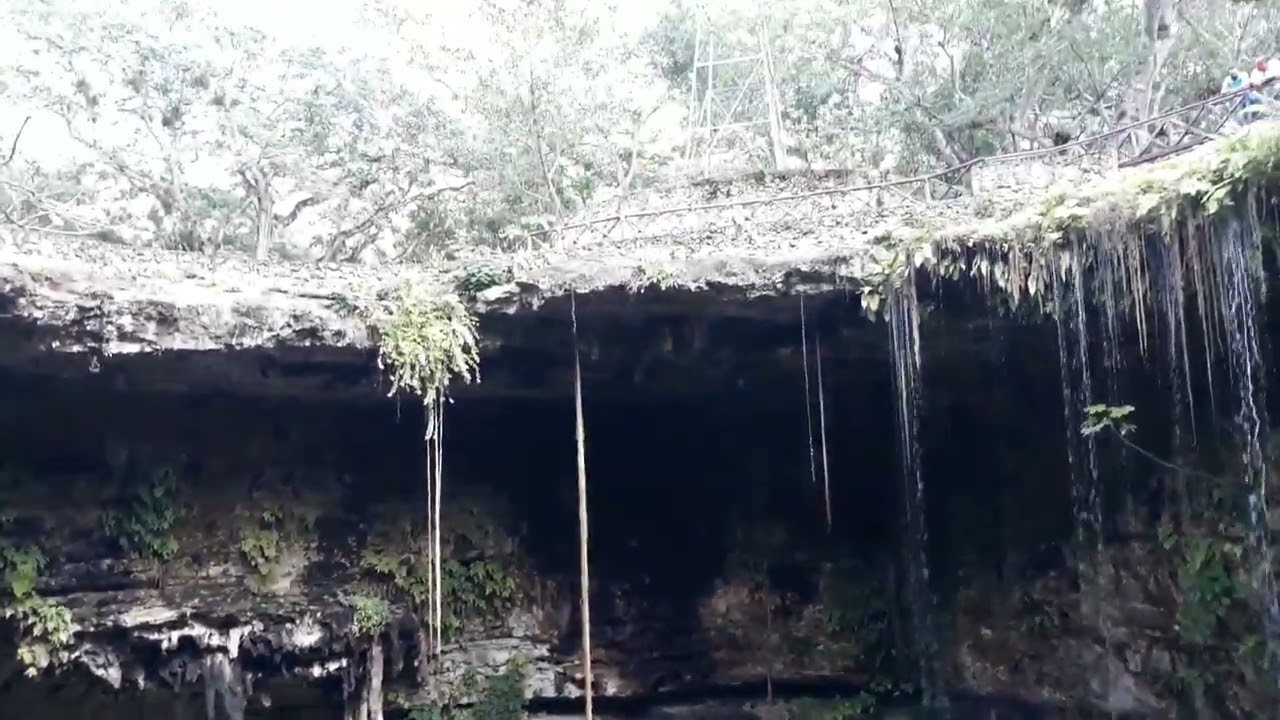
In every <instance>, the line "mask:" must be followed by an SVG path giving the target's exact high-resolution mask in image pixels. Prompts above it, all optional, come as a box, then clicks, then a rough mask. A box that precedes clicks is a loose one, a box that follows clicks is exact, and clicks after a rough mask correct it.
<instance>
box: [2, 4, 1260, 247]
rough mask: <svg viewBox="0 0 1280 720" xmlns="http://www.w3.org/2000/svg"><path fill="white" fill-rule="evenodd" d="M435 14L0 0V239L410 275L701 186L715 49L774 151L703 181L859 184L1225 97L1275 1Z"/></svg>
mask: <svg viewBox="0 0 1280 720" xmlns="http://www.w3.org/2000/svg"><path fill="white" fill-rule="evenodd" d="M284 5H287V3H284V0H263V1H262V2H259V3H254V4H253V6H254V7H253V9H252V10H251V11H250V12H265V11H266V10H267V9H269V7H271V6H284ZM428 5H430V7H427V6H428ZM446 5H447V7H444V6H441V7H436V6H435V5H434V4H423V3H408V2H400V1H399V0H364V1H363V2H362V0H349V2H348V3H345V4H343V3H330V4H328V5H326V4H320V5H316V6H311V5H307V6H305V7H306V8H308V9H307V10H305V12H308V13H316V14H317V15H325V14H334V15H335V17H336V15H337V14H338V13H339V11H341V13H345V15H344V16H343V17H349V22H347V23H346V25H345V27H346V28H347V29H348V30H349V32H348V33H347V36H346V37H345V38H339V40H340V41H334V40H333V39H332V38H329V39H321V38H317V37H313V36H311V35H309V33H308V32H306V31H305V30H299V29H297V28H291V25H294V24H295V23H292V22H289V21H287V20H286V22H284V23H277V25H279V26H280V27H277V28H272V27H270V23H254V22H251V21H252V20H254V19H255V18H254V17H253V16H252V15H250V16H249V17H248V18H246V17H241V16H237V15H236V13H234V12H231V9H230V8H232V6H228V8H227V9H214V8H223V6H222V5H213V6H209V5H206V4H196V3H189V2H186V1H185V0H116V1H115V2H113V3H107V2H105V0H83V1H80V2H75V3H71V2H66V1H65V0H11V2H9V3H6V4H5V6H4V8H3V9H0V53H2V54H0V62H2V63H3V69H0V97H2V98H3V102H2V103H0V110H2V111H3V112H0V141H3V153H0V162H4V163H5V164H4V165H3V167H2V168H0V173H2V174H0V211H3V214H2V215H0V222H3V224H4V225H5V226H7V227H8V228H9V230H8V231H10V232H13V231H16V232H23V231H26V230H34V229H39V230H43V231H48V232H54V233H62V234H71V235H85V236H96V237H99V238H103V239H109V240H115V241H119V242H128V243H149V244H159V245H164V246H169V247H176V248H184V249H190V250H198V251H203V252H214V251H219V250H244V251H250V252H255V253H256V254H257V256H258V257H259V258H267V257H269V256H271V255H273V254H274V255H278V256H285V257H299V258H303V257H305V258H314V259H327V260H338V261H355V260H361V261H377V260H380V261H387V260H411V261H422V260H428V259H430V258H432V257H435V256H438V255H439V254H441V253H448V252H449V251H450V249H451V248H455V247H457V246H458V245H459V244H461V243H476V242H480V243H488V244H502V243H504V242H507V241H509V240H511V239H512V238H516V237H519V236H520V235H521V234H523V233H526V232H528V231H529V230H532V229H537V228H540V227H546V226H548V225H549V224H551V223H554V222H555V220H556V218H557V217H561V216H565V215H571V214H574V213H579V212H583V211H584V208H586V207H587V206H590V205H601V206H604V207H608V206H609V204H610V203H616V202H618V201H619V200H620V199H621V198H624V197H626V196H627V195H628V194H630V193H635V192H638V191H641V190H643V189H644V188H646V187H652V186H655V185H663V184H667V183H671V182H678V181H679V180H680V179H681V178H684V177H687V176H689V175H691V174H694V173H697V172H702V171H704V170H703V167H702V166H700V164H699V163H698V162H696V161H693V160H689V159H686V158H687V153H688V150H689V148H688V147H687V146H686V143H687V138H688V133H687V127H688V119H689V117H690V115H691V114H692V113H691V111H690V108H691V106H692V103H691V98H692V97H693V95H694V94H695V93H694V88H693V87H692V85H693V83H694V79H693V78H694V72H693V66H694V54H695V46H696V45H699V43H700V44H701V47H703V48H704V49H705V48H706V47H708V45H709V42H710V40H709V39H710V38H712V37H714V38H715V43H716V45H715V57H716V58H719V59H724V58H729V57H734V56H741V55H744V54H750V53H753V52H756V51H757V50H758V49H759V48H760V46H761V45H763V46H765V47H766V48H767V49H768V55H769V57H770V63H769V65H770V71H769V72H767V73H763V74H758V75H756V76H755V77H754V78H753V77H752V74H753V73H755V72H757V68H756V67H755V65H754V64H753V63H737V64H727V65H718V66H717V67H716V71H715V72H716V76H715V77H716V80H715V82H714V85H715V87H716V88H717V89H718V92H719V93H720V95H721V99H722V101H723V102H724V103H725V104H726V106H731V105H732V99H733V97H735V96H736V91H737V90H738V89H740V88H745V90H746V92H745V94H744V98H745V99H746V102H745V103H743V104H742V106H740V107H739V108H738V109H737V110H736V111H735V112H734V113H730V112H727V111H726V112H725V113H723V115H722V118H721V119H724V120H727V121H733V120H742V119H752V117H749V116H752V114H753V113H757V111H759V110H760V109H761V108H762V107H763V106H764V105H766V104H767V103H766V99H767V96H772V97H775V98H776V107H777V116H778V117H779V119H780V127H781V131H780V132H775V133H774V135H773V137H772V138H771V137H770V135H769V132H768V129H767V126H766V127H764V128H761V127H755V128H753V129H752V130H750V131H740V132H735V133H731V134H728V135H726V136H725V137H724V138H722V141H721V142H720V143H718V144H717V146H716V148H715V152H714V153H712V155H713V156H714V158H715V163H716V166H717V167H728V168H736V169H741V170H747V169H755V168H758V167H768V166H771V165H776V164H784V165H788V166H797V167H803V166H809V167H831V166H839V167H844V168H853V169H855V170H858V169H863V168H865V169H866V172H865V175H866V177H867V178H874V177H879V176H882V175H886V174H887V175H907V174H913V173H916V172H920V171H924V170H928V169H934V168H938V167H941V166H945V165H949V164H954V163H957V162H961V161H964V160H966V159H969V158H972V157H976V156H981V155H987V154H991V153H996V152H1001V151H1007V150H1014V149H1022V148H1028V147H1035V146H1040V145H1044V144H1047V143H1052V142H1054V141H1055V140H1056V141H1058V142H1061V141H1062V140H1063V139H1067V138H1073V137H1078V136H1081V135H1088V134H1094V133H1096V132H1099V131H1100V130H1103V129H1106V128H1108V127H1112V126H1115V125H1116V124H1119V123H1126V122H1131V121H1133V120H1135V119H1139V118H1141V117H1144V116H1149V115H1151V114H1154V113H1157V112H1159V111H1160V110H1161V109H1167V108H1169V107H1173V106H1176V105H1179V104H1182V103H1184V102H1186V101H1189V100H1194V99H1198V98H1200V97H1203V96H1205V95H1207V94H1212V93H1213V92H1216V91H1217V88H1218V86H1219V84H1220V82H1221V79H1222V77H1223V75H1224V74H1225V72H1226V70H1227V69H1228V68H1230V67H1232V66H1235V67H1240V68H1244V67H1247V65H1248V64H1249V63H1250V62H1251V59H1252V58H1254V57H1256V56H1258V55H1261V54H1269V53H1270V52H1272V51H1273V50H1275V49H1276V48H1272V47H1270V46H1269V45H1268V39H1269V38H1272V37H1274V35H1275V30H1276V28H1278V27H1280V3H1278V2H1274V1H1273V0H1264V1H1260V2H1233V1H1232V0H1093V1H1092V2H1087V1H1082V0H1048V1H1046V2H1041V3H1031V2H1025V1H1024V0H953V1H951V2H940V1H938V0H779V1H777V2H772V3H767V4H761V3H748V2H742V1H740V0H735V1H734V2H714V3H712V2H702V1H700V0H667V1H665V2H655V3H619V2H613V3H609V2H599V1H598V0H596V1H591V2H588V1H587V0H466V1H464V2H456V3H448V4H446ZM636 6H644V7H643V8H642V9H637V7H636ZM289 7H294V8H299V7H303V6H299V5H296V4H294V5H291V6H289ZM277 9H278V8H277ZM294 12H297V11H296V10H295V11H294ZM244 14H245V11H244V10H243V8H242V9H241V12H240V15H244ZM699 17H701V18H703V20H702V21H701V22H699V20H698V18H699ZM247 21H248V22H247ZM332 23H334V24H336V25H337V26H339V27H343V21H342V20H340V19H335V20H332ZM297 24H299V25H301V24H304V23H301V19H299V23H297ZM699 29H700V31H699ZM289 30H292V31H289ZM761 38H763V43H762V42H761ZM343 40H344V41H343ZM705 84H706V83H705V82H703V83H699V84H698V85H699V90H701V88H702V87H703V86H704V85H705ZM735 113H736V114H735ZM744 113H745V114H744ZM693 149H694V151H695V152H694V153H693V155H694V156H698V157H699V158H700V157H701V156H702V152H701V148H693Z"/></svg>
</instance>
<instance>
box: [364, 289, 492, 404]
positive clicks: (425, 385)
mask: <svg viewBox="0 0 1280 720" xmlns="http://www.w3.org/2000/svg"><path fill="white" fill-rule="evenodd" d="M378 329H379V333H380V337H379V343H378V347H379V353H378V367H379V368H380V369H383V370H388V371H390V373H391V387H392V393H396V392H408V393H410V394H413V395H416V396H418V397H420V398H422V399H423V402H433V401H435V400H436V399H437V397H436V396H437V393H438V392H439V391H441V390H443V389H444V387H445V386H446V385H447V384H448V383H449V381H450V380H452V379H453V378H455V377H457V378H461V379H462V380H463V381H464V382H471V381H472V380H473V379H475V378H476V377H477V372H478V370H479V367H480V354H479V347H478V345H477V342H476V321H475V318H474V317H472V315H471V314H470V312H468V310H467V308H466V307H465V306H464V305H463V304H462V302H461V301H460V300H459V299H458V298H457V297H456V296H453V295H439V294H433V293H432V292H431V291H430V290H428V289H424V288H422V287H419V286H415V285H412V284H407V283H406V284H404V285H401V286H400V287H399V288H398V289H397V291H396V297H395V299H394V300H393V301H392V303H391V308H390V311H389V312H388V313H387V315H386V316H385V317H383V318H381V319H379V321H378Z"/></svg>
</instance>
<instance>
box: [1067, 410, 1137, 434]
mask: <svg viewBox="0 0 1280 720" xmlns="http://www.w3.org/2000/svg"><path fill="white" fill-rule="evenodd" d="M1084 414H1085V420H1084V422H1083V423H1081V425H1080V434H1081V435H1084V436H1085V437H1089V436H1090V435H1097V434H1098V433H1100V432H1102V431H1103V430H1115V431H1116V432H1117V433H1119V434H1121V435H1128V434H1129V433H1130V432H1132V431H1133V429H1134V425H1133V423H1130V422H1129V421H1128V419H1127V418H1128V417H1129V416H1130V415H1132V414H1133V406H1132V405H1090V406H1089V407H1087V408H1085V409H1084Z"/></svg>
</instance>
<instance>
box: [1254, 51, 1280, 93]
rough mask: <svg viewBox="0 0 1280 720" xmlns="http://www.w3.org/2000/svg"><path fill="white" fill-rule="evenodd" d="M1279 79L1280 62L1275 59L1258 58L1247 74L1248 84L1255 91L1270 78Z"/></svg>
mask: <svg viewBox="0 0 1280 720" xmlns="http://www.w3.org/2000/svg"><path fill="white" fill-rule="evenodd" d="M1275 77H1280V60H1277V59H1276V58H1265V57H1261V58H1258V60H1257V62H1255V63H1254V64H1253V71H1252V72H1250V73H1249V84H1250V85H1251V86H1253V88H1254V89H1255V90H1256V89H1258V88H1261V87H1262V86H1263V85H1264V84H1266V82H1267V81H1268V80H1270V79H1272V78H1275Z"/></svg>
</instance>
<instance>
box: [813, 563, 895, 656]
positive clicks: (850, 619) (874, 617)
mask: <svg viewBox="0 0 1280 720" xmlns="http://www.w3.org/2000/svg"><path fill="white" fill-rule="evenodd" d="M822 593H823V597H822V606H823V609H824V611H825V613H826V625H827V627H826V633H825V634H826V635H827V636H829V637H833V638H847V639H851V640H853V641H854V647H855V648H856V649H855V652H856V653H857V656H858V657H856V658H853V660H855V661H856V662H858V663H859V664H860V665H861V666H862V667H864V668H868V669H873V670H883V669H884V668H885V666H886V664H887V663H888V661H889V660H890V659H891V656H892V654H893V639H892V637H891V633H890V627H889V622H890V617H891V616H892V609H893V608H892V598H890V597H889V596H888V595H887V594H886V593H885V592H884V589H883V584H882V583H881V582H879V581H878V579H877V578H874V577H873V576H872V575H871V574H870V573H869V572H868V571H867V569H866V568H865V567H861V566H858V565H853V564H850V563H836V564H833V565H831V566H830V568H829V569H828V573H827V576H826V579H825V582H824V583H823V589H822Z"/></svg>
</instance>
